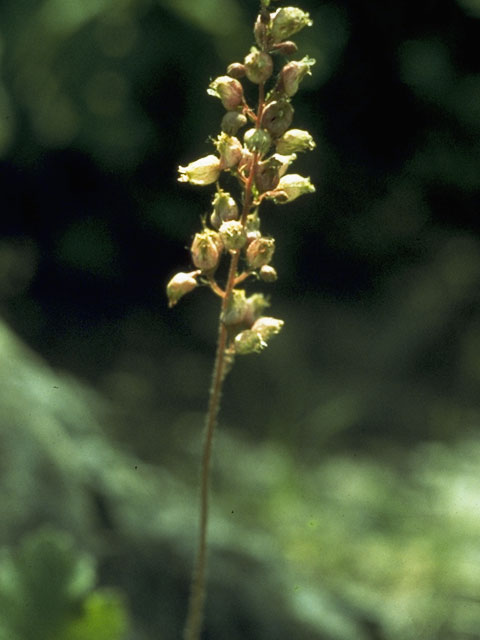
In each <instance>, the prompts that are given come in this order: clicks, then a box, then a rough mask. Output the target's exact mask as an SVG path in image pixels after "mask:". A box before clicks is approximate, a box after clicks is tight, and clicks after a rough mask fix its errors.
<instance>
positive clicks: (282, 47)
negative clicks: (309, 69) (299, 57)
mask: <svg viewBox="0 0 480 640" xmlns="http://www.w3.org/2000/svg"><path fill="white" fill-rule="evenodd" d="M297 51H298V47H297V45H296V44H295V42H292V41H291V40H286V41H285V42H277V43H276V44H274V45H273V46H272V53H274V52H276V53H281V54H283V55H284V56H291V55H293V54H294V53H296V52H297Z"/></svg>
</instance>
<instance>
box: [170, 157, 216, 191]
mask: <svg viewBox="0 0 480 640" xmlns="http://www.w3.org/2000/svg"><path fill="white" fill-rule="evenodd" d="M178 172H179V174H180V175H179V177H178V181H179V182H190V183H191V184H196V185H200V186H204V185H206V184H212V182H216V181H217V180H218V178H219V176H220V160H219V159H218V158H217V156H214V155H210V156H205V157H204V158H200V159H199V160H195V162H190V164H187V166H186V167H178Z"/></svg>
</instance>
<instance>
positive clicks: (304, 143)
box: [277, 129, 316, 154]
mask: <svg viewBox="0 0 480 640" xmlns="http://www.w3.org/2000/svg"><path fill="white" fill-rule="evenodd" d="M315 146H316V145H315V142H314V140H313V138H312V136H311V135H310V134H309V133H308V131H303V130H302V129H289V130H288V131H285V133H284V134H283V136H282V137H281V138H279V139H278V140H277V151H278V153H285V154H288V153H295V152H296V151H307V150H308V151H311V150H312V149H315Z"/></svg>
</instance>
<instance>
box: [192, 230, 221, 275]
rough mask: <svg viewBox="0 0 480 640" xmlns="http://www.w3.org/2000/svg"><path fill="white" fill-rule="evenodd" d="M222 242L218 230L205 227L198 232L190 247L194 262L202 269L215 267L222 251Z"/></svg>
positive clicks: (208, 269)
mask: <svg viewBox="0 0 480 640" xmlns="http://www.w3.org/2000/svg"><path fill="white" fill-rule="evenodd" d="M221 247H222V243H221V239H220V236H219V235H218V233H217V232H216V231H212V230H211V229H205V230H204V231H202V232H200V233H196V234H195V237H194V239H193V242H192V246H191V247H190V252H191V255H192V261H193V264H194V265H195V266H196V267H197V268H198V269H200V270H201V271H211V270H212V269H215V268H216V267H217V265H218V262H219V260H220V256H221V253H222V248H221Z"/></svg>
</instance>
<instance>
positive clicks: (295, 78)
mask: <svg viewBox="0 0 480 640" xmlns="http://www.w3.org/2000/svg"><path fill="white" fill-rule="evenodd" d="M314 64H315V60H314V59H313V58H309V57H308V56H305V57H304V58H302V60H292V61H291V62H289V63H288V64H286V65H285V66H284V67H283V69H282V70H281V72H280V75H279V78H278V82H277V86H276V89H277V91H279V92H280V93H284V94H285V95H287V96H288V97H289V98H291V97H292V96H294V95H295V94H296V93H297V91H298V86H299V84H300V82H301V81H302V80H303V78H304V77H305V76H306V75H309V76H311V75H312V73H311V71H310V67H311V66H313V65H314Z"/></svg>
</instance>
